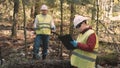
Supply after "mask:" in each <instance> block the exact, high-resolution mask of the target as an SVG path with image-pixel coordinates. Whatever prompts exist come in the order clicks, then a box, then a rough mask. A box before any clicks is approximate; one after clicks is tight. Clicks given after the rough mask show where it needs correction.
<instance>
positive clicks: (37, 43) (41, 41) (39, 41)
mask: <svg viewBox="0 0 120 68" xmlns="http://www.w3.org/2000/svg"><path fill="white" fill-rule="evenodd" d="M48 43H49V35H36V38H35V40H34V46H33V53H34V55H35V56H36V58H38V57H40V56H39V55H38V53H39V48H40V47H42V56H43V58H44V57H46V55H47V49H48Z"/></svg>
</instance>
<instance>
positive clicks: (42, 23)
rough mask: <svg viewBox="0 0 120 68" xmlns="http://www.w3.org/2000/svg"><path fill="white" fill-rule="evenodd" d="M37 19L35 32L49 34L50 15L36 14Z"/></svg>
mask: <svg viewBox="0 0 120 68" xmlns="http://www.w3.org/2000/svg"><path fill="white" fill-rule="evenodd" d="M36 17H37V19H38V24H37V28H38V29H37V30H36V34H45V35H50V34H51V22H52V17H51V16H50V15H46V16H43V15H41V14H39V15H37V16H36Z"/></svg>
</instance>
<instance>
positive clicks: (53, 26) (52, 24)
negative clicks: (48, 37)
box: [34, 15, 56, 30]
mask: <svg viewBox="0 0 120 68" xmlns="http://www.w3.org/2000/svg"><path fill="white" fill-rule="evenodd" d="M44 16H45V15H43V17H44ZM38 23H39V21H38V19H37V17H36V18H35V21H34V28H38V27H37V24H38ZM50 26H51V29H52V30H55V28H56V27H55V24H54V21H53V20H52V21H51V24H50Z"/></svg>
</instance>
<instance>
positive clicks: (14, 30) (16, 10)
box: [11, 0, 19, 37]
mask: <svg viewBox="0 0 120 68" xmlns="http://www.w3.org/2000/svg"><path fill="white" fill-rule="evenodd" d="M18 9H19V0H14V13H13V25H12V29H11V30H12V34H11V37H16V36H17V30H16V24H17V20H16V17H17V13H18Z"/></svg>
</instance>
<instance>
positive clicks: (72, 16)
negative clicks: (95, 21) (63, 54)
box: [69, 3, 75, 58]
mask: <svg viewBox="0 0 120 68" xmlns="http://www.w3.org/2000/svg"><path fill="white" fill-rule="evenodd" d="M70 6H71V9H70V12H71V16H70V28H69V34H71V35H73V19H74V15H75V10H74V3H71V5H70ZM71 52H72V51H71V50H70V52H69V58H70V56H71Z"/></svg>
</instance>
